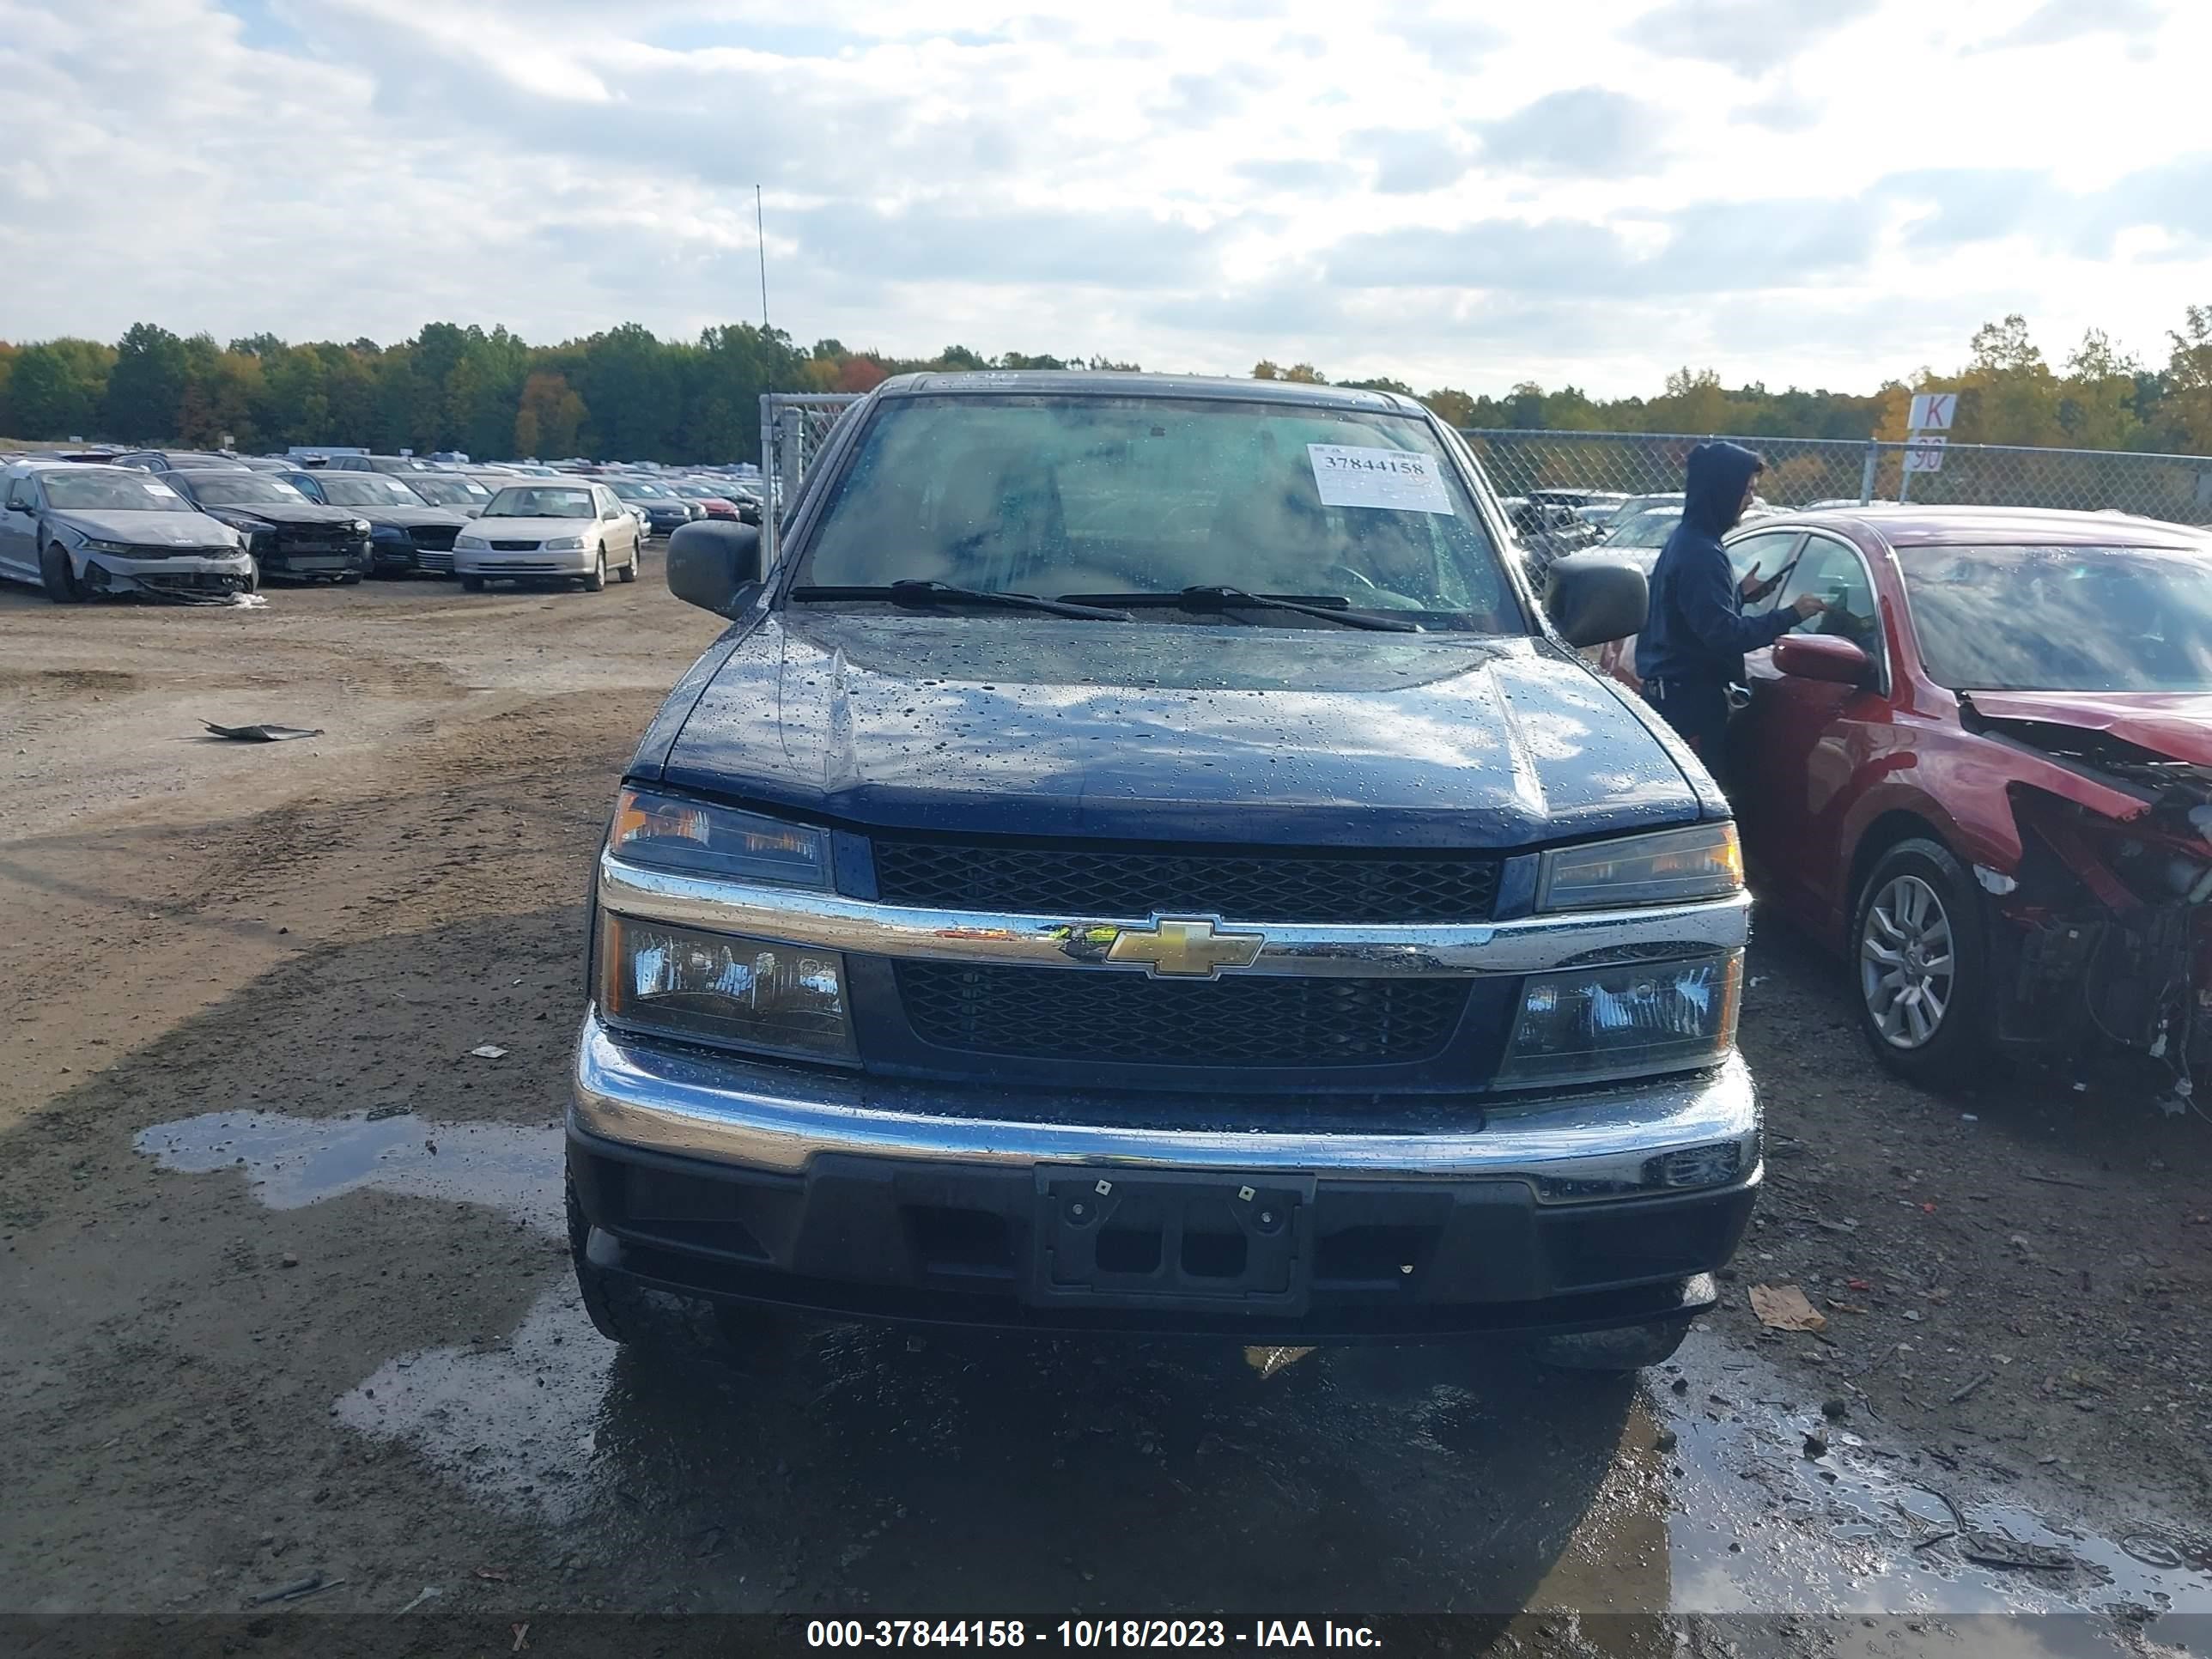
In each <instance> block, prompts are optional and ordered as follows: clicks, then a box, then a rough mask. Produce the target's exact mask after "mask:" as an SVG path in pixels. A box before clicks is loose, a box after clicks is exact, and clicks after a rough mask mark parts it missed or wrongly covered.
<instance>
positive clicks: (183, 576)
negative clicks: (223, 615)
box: [80, 550, 253, 598]
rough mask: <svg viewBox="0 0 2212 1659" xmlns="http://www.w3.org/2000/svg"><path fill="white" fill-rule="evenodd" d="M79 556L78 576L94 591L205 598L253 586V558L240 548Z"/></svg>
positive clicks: (244, 590) (248, 589)
mask: <svg viewBox="0 0 2212 1659" xmlns="http://www.w3.org/2000/svg"><path fill="white" fill-rule="evenodd" d="M82 560H83V565H82V571H81V573H80V575H81V579H82V581H83V583H84V585H85V586H86V587H88V589H90V590H91V591H92V592H95V593H150V594H156V595H160V596H161V597H164V598H175V597H184V598H207V597H210V596H217V595H221V594H224V593H244V592H248V591H250V590H251V589H252V586H253V560H252V557H251V556H249V555H247V554H246V553H245V552H244V551H242V550H241V551H240V552H239V553H237V554H235V555H234V556H225V557H222V558H202V557H190V556H186V557H178V558H166V559H131V558H125V557H123V556H120V555H118V554H113V553H91V552H87V553H85V554H83V555H82Z"/></svg>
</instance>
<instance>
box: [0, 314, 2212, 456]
mask: <svg viewBox="0 0 2212 1659" xmlns="http://www.w3.org/2000/svg"><path fill="white" fill-rule="evenodd" d="M2168 338H2169V342H2170V350H2169V351H2168V354H2167V356H2166V361H2165V362H2163V363H2160V364H2156V365H2148V364H2146V363H2144V362H2142V361H2141V360H2140V359H2138V358H2136V357H2135V356H2130V355H2129V354H2126V353H2124V352H2122V351H2121V350H2119V349H2118V348H2116V347H2115V346H2114V345H2113V344H2112V342H2111V341H2110V340H2109V339H2108V338H2107V337H2106V336H2105V335H2104V334H2102V333H2101V332H2100V331H2096V330H2091V331H2089V332H2088V333H2087V335H2085V336H2084V337H2083V338H2082V340H2081V343H2079V344H2078V345H2076V346H2075V348H2074V349H2072V350H2071V351H2069V353H2067V355H2066V356H2064V357H2063V359H2062V360H2060V361H2059V362H2057V363H2056V364H2053V363H2052V362H2051V361H2049V360H2048V359H2046V357H2045V355H2044V353H2043V350H2042V349H2041V348H2040V347H2039V346H2038V345H2037V344H2036V343H2035V341H2034V340H2033V337H2032V335H2031V333H2030V331H2029V329H2028V325H2027V322H2026V321H2025V319H2022V318H2021V317H2019V316H2017V315H2015V316H2008V317H2006V318H2004V319H2002V321H1998V322H1992V323H1988V324H1985V325H1983V326H1982V327H1981V328H1979V329H1978V330H1977V331H1975V333H1974V335H1973V337H1972V339H1971V340H1970V341H1969V342H1968V343H1967V356H1966V362H1964V364H1962V365H1961V366H1960V368H1957V369H1955V370H1954V371H1951V372H1949V373H1948V374H1945V373H1939V372H1937V371H1936V370H1935V369H1933V368H1923V369H1921V370H1919V371H1918V372H1917V374H1913V375H1911V376H1910V377H1908V378H1906V379H1904V380H1891V381H1887V382H1886V383H1884V384H1883V385H1882V386H1880V387H1879V388H1877V389H1876V390H1875V391H1873V392H1864V393H1859V392H1830V391H1826V390H1825V389H1821V390H1815V391H1805V390H1802V389H1800V388H1798V387H1796V386H1792V387H1790V388H1788V389H1787V390H1784V391H1780V392H1776V391H1771V390H1770V389H1769V388H1768V387H1767V386H1765V385H1763V384H1759V383H1754V384H1752V385H1749V386H1735V387H1730V386H1723V384H1722V383H1721V380H1720V377H1719V376H1718V375H1717V374H1715V373H1714V372H1713V371H1711V370H1710V369H1703V370H1692V369H1689V368H1683V369H1680V370H1679V371H1677V372H1676V373H1674V374H1669V375H1668V377H1667V380H1666V383H1665V386H1664V388H1663V390H1662V392H1660V394H1659V395H1658V396H1656V397H1650V398H1644V397H1627V398H1591V397H1589V396H1588V395H1586V394H1585V393H1583V392H1581V391H1580V390H1578V389H1577V388H1576V387H1574V386H1562V387H1559V389H1557V390H1555V391H1547V390H1546V389H1545V388H1544V387H1542V386H1537V385H1534V384H1533V383H1523V384H1521V385H1518V386H1514V387H1512V388H1511V389H1510V391H1508V392H1504V393H1503V394H1502V395H1492V394H1489V393H1480V394H1477V393H1471V392H1463V391H1461V390H1459V389H1458V388H1456V387H1452V386H1442V387H1437V388H1436V389H1434V390H1431V391H1430V392H1425V393H1421V394H1418V395H1419V396H1420V398H1421V401H1423V402H1424V403H1425V404H1428V406H1429V407H1430V408H1431V409H1433V410H1436V411H1437V414H1438V415H1440V416H1443V418H1444V419H1445V420H1447V421H1449V422H1451V423H1452V424H1454V425H1455V426H1460V427H1468V428H1477V427H1506V428H1534V429H1539V430H1556V431H1585V432H1680V433H1733V434H1738V435H1746V436H1750V437H1778V438H1779V437H1790V438H1850V439H1864V438H1867V437H1869V436H1874V437H1881V438H1899V437H1902V436H1904V435H1905V418H1906V405H1907V403H1908V401H1909V399H1910V398H1911V395H1912V393H1913V392H1920V391H1955V392H1958V393H1959V394H1960V397H1959V412H1958V418H1957V424H1956V425H1955V427H1954V429H1953V431H1952V433H1951V436H1952V439H1953V441H1954V442H1961V443H1977V442H1978V443H1996V444H2026V445H2036V446H2042V447H2052V446H2058V447H2079V448H2089V449H2122V450H2141V451H2166V452H2170V453H2194V454H2202V453H2212V306H2202V307H2199V306H2191V307H2188V308H2187V312H2186V315H2185V319H2184V321H2183V325H2182V327H2181V328H2179V330H2176V331H2173V332H2172V333H2171V334H2170V335H2169V337H2168ZM922 368H936V369H969V370H973V369H987V368H1097V369H1121V370H1134V369H1135V368H1138V365H1137V364H1135V363H1131V362H1115V361H1113V360H1111V359H1109V358H1104V357H1100V356H1087V357H1079V356H1066V357H1060V356H1051V355H1049V354H1044V355H1030V354H1024V353H1022V352H1005V353H1001V354H1000V355H999V356H995V357H987V356H983V355H982V354H981V353H979V352H976V351H973V350H970V349H968V348H967V347H965V346H957V345H955V346H947V347H946V348H945V349H944V350H942V351H940V352H939V353H938V354H937V355H936V356H933V357H928V358H902V357H896V356H887V355H885V354H884V353H882V352H878V351H854V350H851V349H848V348H847V347H846V346H845V345H844V343H842V342H841V341H838V340H835V339H825V340H820V341H817V342H816V343H815V344H814V345H813V346H812V347H811V348H801V347H799V345H797V344H796V343H794V342H793V340H792V339H791V337H789V336H788V335H787V334H786V333H784V332H783V331H781V330H776V329H762V328H756V327H754V326H753V325H751V324H750V323H732V324H727V325H722V326H719V327H714V328H708V329H706V330H703V331H702V332H701V333H700V334H699V335H698V337H696V339H688V340H684V339H663V338H661V337H659V336H657V335H655V334H653V332H652V331H650V330H648V329H647V328H645V327H644V326H642V325H639V324H636V323H625V324H623V325H621V326H620V327H618V328H613V329H610V330H608V331H605V332H604V333H599V334H594V335H592V336H591V337H588V338H586V339H581V340H570V341H567V342H564V343H562V344H559V345H532V344H529V343H526V341H524V340H523V339H522V338H521V337H520V336H518V335H515V334H513V333H510V332H509V331H507V329H505V328H503V327H498V328H494V329H492V330H491V331H489V332H488V333H487V332H486V331H484V330H483V329H482V328H479V327H477V326H476V325H473V324H471V325H467V326H462V325H458V324H453V323H431V324H428V325H425V326H424V327H423V329H422V331H421V332H419V333H418V334H416V335H415V336H414V337H412V338H410V339H407V340H403V341H401V342H399V343H397V344H395V345H379V344H378V343H376V342H374V340H368V339H357V340H355V341H352V342H351V343H344V344H341V343H337V342H333V341H320V342H315V343H291V342H288V341H284V340H281V339H278V338H277V337H275V336H274V335H270V334H257V335H252V336H248V337H245V338H243V339H236V340H233V341H231V342H230V343H229V344H228V345H227V346H225V345H222V344H219V343H217V342H216V340H215V339H214V338H213V337H211V336H209V335H206V334H196V335H191V336H179V335H177V334H174V333H173V332H171V331H169V330H167V329H166V328H162V327H161V326H159V325H156V324H153V323H138V324H135V325H132V326H131V328H130V329H129V330H128V331H125V334H124V336H123V337H122V338H121V339H120V340H118V341H117V342H115V343H113V344H112V345H111V344H108V343H104V342H101V341H97V340H86V339H75V338H62V339H54V340H46V341H41V342H37V343H28V344H22V345H10V344H8V343H5V342H0V437H9V438H16V439H24V440H31V441H54V440H62V439H69V438H78V439H82V440H85V441H94V440H100V439H104V440H108V441H118V442H124V443H179V444H184V445H188V446H191V447H216V446H218V445H221V444H222V443H223V442H224V441H225V440H226V439H228V441H229V444H230V447H235V448H238V449H241V450H246V451H249V452H251V451H258V450H277V449H283V448H286V447H290V446H292V445H295V444H353V445H362V446H365V447H368V448H371V449H374V450H376V451H379V452H381V453H390V452H392V451H396V450H401V449H410V450H413V451H415V452H416V453H422V454H427V453H430V452H432V451H435V450H452V449H458V450H462V451H465V452H466V453H469V454H471V455H474V456H477V457H479V458H484V459H490V458H501V459H521V458H526V457H545V458H561V457H567V456H570V455H579V454H586V455H594V456H602V457H611V458H617V459H623V460H661V461H674V462H715V463H720V462H727V461H732V460H758V459H759V447H760V420H759V407H760V405H759V398H760V394H761V393H763V392H769V391H776V392H866V391H867V390H868V389H870V388H871V387H872V386H875V385H876V384H877V383H878V381H880V380H884V379H885V378H886V377H887V376H889V375H891V374H901V373H903V372H906V371H908V370H911V369H922ZM1252 373H1253V374H1254V376H1255V378H1258V379H1261V380H1276V379H1280V380H1309V381H1315V382H1322V383H1325V382H1326V380H1327V377H1326V376H1325V375H1324V374H1322V372H1321V371H1320V370H1318V369H1316V368H1315V367H1314V366H1313V365H1312V364H1311V363H1308V362H1297V363H1293V364H1292V365H1291V366H1290V367H1289V368H1282V367H1280V366H1279V365H1278V364H1276V363H1275V362H1273V361H1265V362H1260V363H1258V364H1256V365H1255V367H1254V368H1253V371H1252ZM1344 384H1346V385H1350V386H1367V387H1371V388H1375V389H1377V390H1386V391H1392V392H1404V393H1406V394H1407V395H1408V396H1413V395H1416V394H1414V393H1413V388H1412V387H1411V386H1407V385H1406V384H1405V383H1404V382H1402V381H1399V380H1388V379H1384V380H1352V381H1346V382H1344Z"/></svg>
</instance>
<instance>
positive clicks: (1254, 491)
mask: <svg viewBox="0 0 2212 1659" xmlns="http://www.w3.org/2000/svg"><path fill="white" fill-rule="evenodd" d="M899 580H934V581H940V582H945V583H948V584H951V585H952V586H961V587H970V588H986V589H1002V590H1012V591H1016V592H1027V593H1036V594H1043V595H1047V596H1057V595H1060V594H1063V593H1120V592H1139V593H1176V592H1180V591H1181V590H1182V589H1183V588H1186V587H1192V586H1219V587H1231V588H1242V589H1244V590H1246V591H1248V592H1255V593H1279V594H1295V595H1310V596H1325V595H1341V596H1342V597H1343V598H1345V599H1347V600H1349V601H1350V602H1351V604H1352V606H1353V607H1354V608H1357V609H1361V610H1375V611H1395V612H1401V613H1405V614H1407V616H1408V617H1409V618H1410V619H1413V620H1425V621H1428V622H1430V623H1432V625H1435V626H1440V627H1449V628H1460V629H1483V630H1488V631H1506V632H1512V633H1521V632H1523V631H1525V628H1526V624H1525V623H1524V621H1523V619H1522V616H1521V613H1520V610H1519V606H1518V605H1517V603H1516V600H1515V599H1514V598H1513V597H1512V592H1511V589H1510V586H1508V584H1507V581H1506V578H1505V575H1504V570H1503V568H1502V567H1501V565H1500V562H1499V561H1498V555H1497V553H1496V550H1494V549H1493V547H1492V544H1491V540H1490V538H1489V536H1488V535H1487V534H1486V532H1485V531H1484V529H1483V526H1482V523H1481V520H1480V519H1478V518H1477V517H1476V516H1475V507H1474V501H1473V500H1472V498H1471V497H1470V496H1469V495H1468V492H1467V490H1466V489H1465V487H1464V485H1463V484H1462V481H1461V479H1460V477H1459V475H1458V473H1457V472H1456V471H1455V469H1454V467H1453V466H1452V465H1451V464H1450V462H1449V459H1448V458H1447V457H1446V456H1445V454H1444V453H1443V446H1442V445H1441V443H1440V442H1439V441H1437V438H1436V436H1435V435H1434V434H1433V433H1432V432H1431V428H1430V427H1429V425H1428V423H1427V422H1425V421H1423V420H1421V419H1419V418H1418V417H1416V416H1406V415H1397V414H1393V413H1390V412H1389V411H1386V410H1371V411H1370V410H1335V409H1328V408H1313V407H1299V406H1297V405H1291V404H1266V403H1257V402H1255V403H1231V402H1226V401H1213V400H1196V399H1194V400H1190V401H1182V400H1170V399H1167V398H1104V397H1065V396H1063V397H1031V396H1020V395H1014V394H1009V395H1006V396H1004V397H969V396H956V397H947V398H913V399H895V400H892V401H890V402H887V403H885V404H884V405H883V406H882V407H881V408H880V409H879V410H878V413H877V416H876V418H875V419H874V421H873V422H872V423H871V425H870V427H869V428H868V431H867V433H866V436H865V437H864V438H863V439H862V441H861V444H860V450H859V453H857V454H856V455H855V456H854V459H853V460H852V462H851V464H850V465H849V466H848V468H847V470H846V471H845V473H844V475H843V477H842V479H841V480H840V481H839V483H837V485H836V489H835V493H834V495H832V496H831V498H830V500H829V503H828V506H827V507H826V508H825V510H824V512H823V517H822V520H821V521H820V523H819V524H818V526H817V529H816V532H815V533H814V535H813V537H812V538H811V541H810V542H809V544H808V545H807V547H806V548H805V551H804V553H803V554H802V555H801V557H800V561H799V569H798V571H797V572H796V573H795V574H794V576H793V582H794V584H795V585H799V586H832V587H836V586H884V585H887V584H889V583H891V582H894V581H899ZM1160 614H1162V613H1159V612H1156V611H1147V612H1146V615H1147V616H1148V617H1156V616H1158V615H1160Z"/></svg>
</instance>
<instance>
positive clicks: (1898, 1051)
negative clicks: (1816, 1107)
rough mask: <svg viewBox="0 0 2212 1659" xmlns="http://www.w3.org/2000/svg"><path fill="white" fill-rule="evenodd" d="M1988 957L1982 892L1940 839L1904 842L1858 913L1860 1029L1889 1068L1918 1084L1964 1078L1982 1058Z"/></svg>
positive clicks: (1855, 960)
mask: <svg viewBox="0 0 2212 1659" xmlns="http://www.w3.org/2000/svg"><path fill="white" fill-rule="evenodd" d="M1988 960H1989V958H1988V951H1987V946H1986V944H1985V942H1984V939H1983V937H1982V915H1981V903H1980V896H1979V893H1978V890H1977V889H1976V887H1975V885H1974V880H1973V878H1972V875H1970V874H1969V873H1968V872H1967V871H1966V866H1964V865H1962V864H1960V862H1959V860H1957V859H1956V858H1954V857H1953V856H1952V854H1951V852H1950V849H1949V848H1947V847H1945V846H1943V845H1942V843H1941V842H1935V841H1929V840H1924V839H1915V840H1912V841H1905V842H1899V843H1898V844H1897V845H1896V846H1894V847H1893V848H1890V849H1889V851H1888V852H1887V853H1885V854H1882V856H1881V861H1880V862H1879V863H1877V864H1876V865H1875V867H1874V869H1873V871H1872V872H1871V873H1870V874H1869V876H1868V877H1867V879H1866V883H1865V884H1864V885H1863V887H1861V888H1860V890H1859V896H1858V902H1857V904H1856V905H1855V906H1854V907H1853V908H1852V924H1851V971H1852V977H1853V980H1854V981H1855V986H1856V988H1857V992H1858V1010H1859V1023H1860V1024H1861V1025H1862V1027H1863V1029H1864V1030H1865V1031H1866V1034H1867V1037H1868V1040H1869V1041H1870V1042H1872V1043H1873V1044H1874V1048H1875V1054H1877V1055H1878V1056H1880V1058H1881V1062H1882V1064H1883V1065H1885V1066H1887V1067H1888V1068H1889V1069H1890V1070H1891V1071H1893V1072H1894V1073H1897V1074H1898V1075H1899V1077H1902V1078H1905V1079H1909V1080H1911V1081H1912V1082H1915V1083H1923V1084H1935V1085H1941V1084H1952V1083H1958V1082H1962V1081H1964V1080H1965V1079H1966V1074H1967V1073H1968V1072H1969V1071H1970V1070H1971V1069H1972V1067H1973V1066H1975V1065H1976V1064H1977V1063H1978V1061H1979V1060H1981V1059H1982V1058H1983V1054H1984V1042H1983V1038H1984V1034H1985V1026H1984V1013H1983V1011H1984V1006H1985V1005H1986V1003H1987V1000H1988V986H1989V976H1988Z"/></svg>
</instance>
